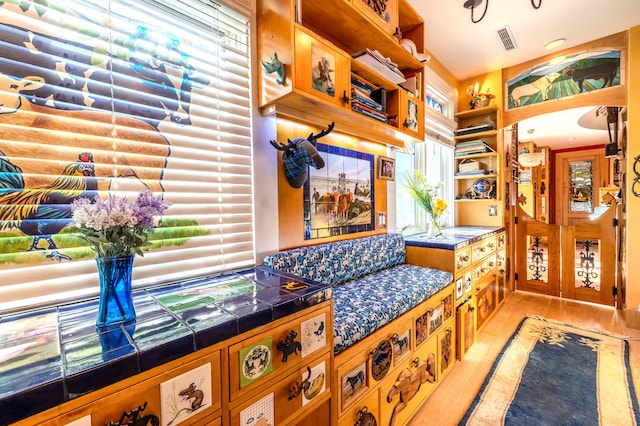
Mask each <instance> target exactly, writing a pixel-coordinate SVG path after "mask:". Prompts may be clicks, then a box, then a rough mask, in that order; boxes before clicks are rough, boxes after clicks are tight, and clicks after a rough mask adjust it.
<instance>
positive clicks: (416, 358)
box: [411, 357, 420, 368]
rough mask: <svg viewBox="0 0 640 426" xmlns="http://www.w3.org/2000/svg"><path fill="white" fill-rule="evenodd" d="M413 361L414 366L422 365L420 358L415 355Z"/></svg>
mask: <svg viewBox="0 0 640 426" xmlns="http://www.w3.org/2000/svg"><path fill="white" fill-rule="evenodd" d="M411 363H412V364H413V366H414V367H415V368H418V366H419V365H420V358H418V357H415V358H414V359H413V361H411Z"/></svg>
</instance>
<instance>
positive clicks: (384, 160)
mask: <svg viewBox="0 0 640 426" xmlns="http://www.w3.org/2000/svg"><path fill="white" fill-rule="evenodd" d="M378 179H383V180H395V179H396V160H394V159H393V158H389V157H383V156H382V155H381V156H379V157H378Z"/></svg>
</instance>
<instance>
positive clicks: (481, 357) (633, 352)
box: [409, 291, 640, 426]
mask: <svg viewBox="0 0 640 426" xmlns="http://www.w3.org/2000/svg"><path fill="white" fill-rule="evenodd" d="M527 314H531V315H540V316H543V317H545V318H548V319H555V320H558V321H563V322H566V323H570V324H574V325H580V326H584V327H588V328H590V329H595V330H606V331H609V332H612V333H617V334H621V335H625V336H628V337H629V338H630V340H629V354H630V355H629V356H630V365H631V370H632V374H633V381H634V384H635V389H636V394H639V396H640V392H638V389H639V388H640V330H637V329H631V328H627V327H626V326H625V322H624V318H623V317H622V315H621V314H620V312H619V311H617V310H616V309H614V308H611V307H604V306H600V305H593V304H588V303H581V302H575V301H572V300H567V299H560V298H556V297H551V296H542V295H538V294H534V293H526V292H519V291H518V292H514V293H511V294H510V295H509V296H508V297H507V299H506V300H505V302H504V304H503V305H502V307H500V309H499V310H498V312H497V313H496V314H495V316H494V317H493V318H492V319H491V320H489V322H488V323H487V324H486V326H485V327H484V328H483V329H482V331H481V332H480V334H479V335H478V337H477V339H476V344H475V345H474V346H473V347H472V348H471V349H470V350H469V352H468V355H467V356H466V357H465V359H464V360H462V361H458V362H457V363H456V365H455V366H454V367H453V370H452V371H451V372H450V373H449V375H448V376H447V377H445V378H444V380H443V381H442V383H440V385H439V386H438V388H437V389H436V391H435V392H434V393H433V394H432V395H431V396H430V397H429V399H427V401H426V402H425V403H424V405H423V406H422V407H421V408H420V410H418V412H417V413H416V415H415V416H414V417H413V420H412V421H411V422H410V423H409V426H427V425H429V426H431V425H443V426H447V425H457V424H458V423H459V421H460V420H461V419H462V417H463V416H464V414H465V413H466V411H467V408H468V407H469V406H470V405H471V402H472V401H473V398H474V397H475V395H476V393H477V392H478V390H479V389H480V386H481V385H482V383H483V382H484V379H485V377H486V375H487V373H488V372H489V370H490V369H491V366H492V365H493V362H494V361H495V359H496V357H497V356H498V354H499V353H500V351H501V349H502V348H503V347H504V345H505V343H506V342H507V340H508V339H509V337H511V335H512V334H513V332H514V331H515V329H516V327H517V325H518V324H519V323H520V321H521V320H522V319H523V318H524V317H525V315H527Z"/></svg>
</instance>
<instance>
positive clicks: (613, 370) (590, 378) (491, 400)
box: [460, 317, 640, 426]
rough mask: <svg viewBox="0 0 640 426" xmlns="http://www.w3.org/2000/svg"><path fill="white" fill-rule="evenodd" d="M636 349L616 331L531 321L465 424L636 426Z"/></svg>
mask: <svg viewBox="0 0 640 426" xmlns="http://www.w3.org/2000/svg"><path fill="white" fill-rule="evenodd" d="M639 422H640V415H639V414H638V400H637V395H636V393H635V390H634V387H633V381H632V378H631V370H630V369H629V344H628V342H627V340H625V339H624V338H621V337H620V336H614V335H612V334H603V333H600V332H594V331H588V330H582V329H578V328H575V327H572V326H570V325H567V324H561V323H557V322H554V321H551V320H545V319H544V318H540V317H527V318H525V319H524V320H523V321H522V322H521V323H520V325H519V326H518V329H517V330H516V331H515V333H514V334H513V336H511V338H510V340H509V342H507V344H506V345H505V348H504V349H503V350H502V352H501V353H500V355H499V356H498V359H497V360H496V362H495V363H494V365H493V367H492V369H491V371H490V372H489V374H488V375H487V378H486V380H485V382H484V384H483V385H482V387H481V388H480V391H479V392H478V395H477V396H476V397H475V399H474V401H473V403H472V405H471V407H470V408H469V410H468V411H467V413H466V414H465V417H464V418H463V419H462V422H461V423H460V424H461V425H527V426H528V425H554V426H555V425H581V426H584V425H607V426H608V425H625V426H626V425H637V424H638V423H639Z"/></svg>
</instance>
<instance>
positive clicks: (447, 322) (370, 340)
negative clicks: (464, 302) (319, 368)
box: [333, 286, 456, 426]
mask: <svg viewBox="0 0 640 426" xmlns="http://www.w3.org/2000/svg"><path fill="white" fill-rule="evenodd" d="M453 300H454V292H453V286H448V287H446V288H445V289H443V290H441V291H440V292H438V293H437V294H435V295H433V296H432V297H430V298H429V299H427V300H426V301H424V302H422V303H421V304H419V305H418V306H416V307H414V308H413V309H412V310H410V311H409V312H406V313H405V314H403V315H402V316H400V317H398V318H396V319H395V320H394V321H393V322H391V323H389V324H387V325H385V326H384V327H383V328H381V329H379V330H377V331H375V332H374V333H372V334H370V335H369V336H367V337H366V338H365V339H364V340H362V341H360V342H358V343H356V344H355V345H353V346H351V347H349V348H348V349H347V350H345V351H344V352H341V353H340V354H338V355H336V357H335V364H336V371H335V379H334V384H335V386H334V396H333V398H334V399H333V404H334V412H335V417H334V418H337V424H338V425H345V426H347V425H348V426H353V425H355V424H358V423H357V422H358V419H360V418H361V417H363V416H365V415H366V416H369V417H370V416H373V417H374V418H375V420H376V423H377V424H380V425H391V424H395V425H401V424H406V423H407V421H408V420H409V419H410V418H411V417H412V416H413V415H414V414H415V412H416V410H417V409H418V408H419V407H420V406H421V405H422V403H423V402H424V401H425V399H426V398H427V397H428V396H429V395H430V394H431V393H432V392H433V391H434V390H435V388H436V387H437V385H438V384H439V383H440V382H441V381H442V379H443V378H444V377H445V376H446V375H447V374H448V373H449V371H451V368H452V367H453V365H454V363H455V359H456V356H455V340H456V338H455V333H456V330H455V320H454V317H455V315H454V302H453ZM380 348H383V349H382V353H380V352H379V351H376V349H379V350H380ZM384 348H388V349H386V350H385V349H384ZM387 357H390V358H387ZM381 365H384V367H385V369H384V371H383V373H384V374H380V373H381V370H380V369H379V367H380V366H381ZM367 424H369V423H367Z"/></svg>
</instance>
